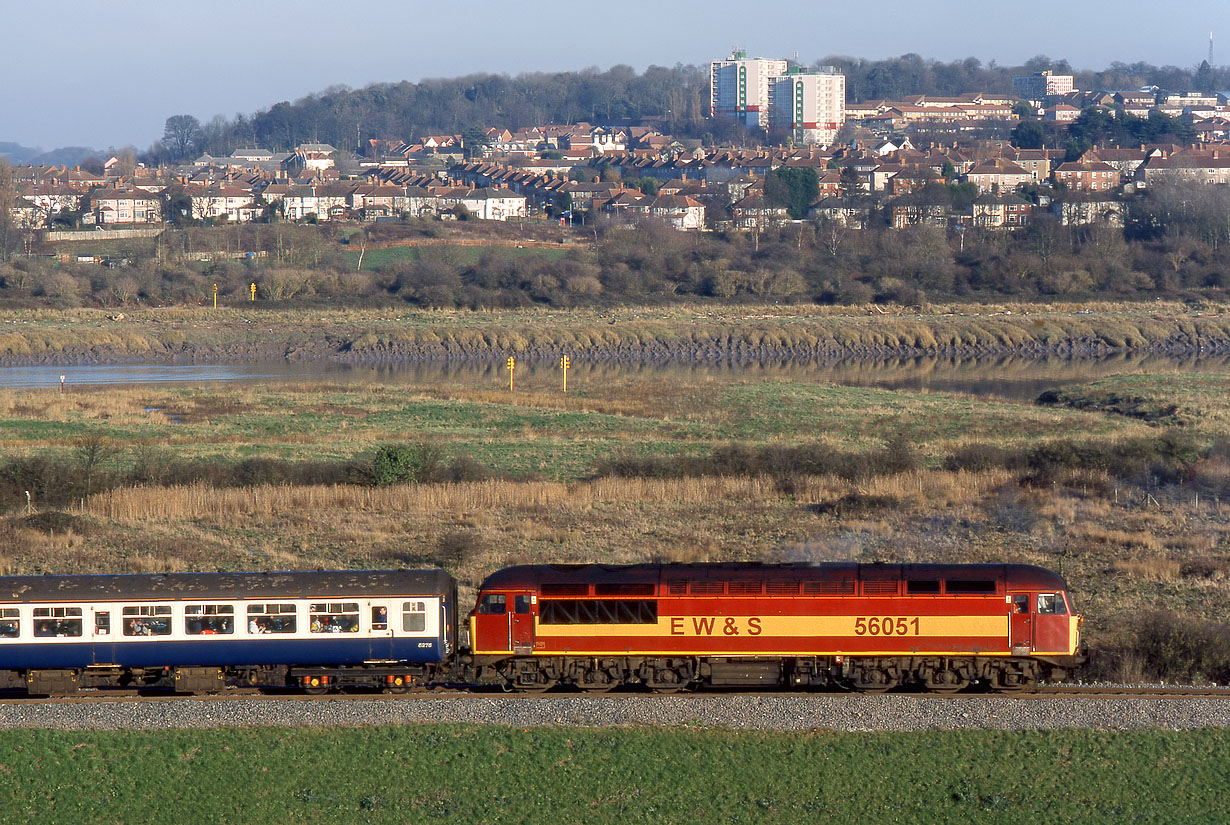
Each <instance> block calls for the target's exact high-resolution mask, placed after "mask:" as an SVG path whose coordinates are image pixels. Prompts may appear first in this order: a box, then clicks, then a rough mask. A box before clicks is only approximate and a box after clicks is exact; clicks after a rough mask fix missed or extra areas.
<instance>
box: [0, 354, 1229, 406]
mask: <svg viewBox="0 0 1230 825" xmlns="http://www.w3.org/2000/svg"><path fill="white" fill-rule="evenodd" d="M1188 372H1206V373H1228V372H1230V355H1213V356H1203V357H1201V356H1186V357H1171V356H1164V355H1154V354H1119V355H1113V356H1108V357H1104V358H1057V357H1048V358H1028V357H1022V356H1001V357H995V358H944V357H934V356H925V357H914V358H893V359H858V360H849V361H841V362H835V363H814V362H813V363H808V362H799V361H789V360H783V361H779V362H772V363H763V362H761V363H730V364H725V365H714V364H703V365H699V364H698V365H689V364H677V363H644V362H599V363H587V362H585V361H583V360H579V359H577V358H573V359H572V365H571V369H570V370H569V372H568V382H569V386H570V388H573V389H576V390H583V388H584V386H585V385H586V384H593V383H595V382H608V381H620V380H630V379H638V378H644V379H666V380H669V379H670V378H671V377H672V376H673V377H679V378H683V377H688V378H692V379H696V378H702V379H703V378H705V377H713V378H715V379H718V378H721V379H724V380H732V379H734V380H739V379H740V378H746V379H756V380H783V381H802V382H807V383H827V384H844V385H853V386H871V387H882V388H886V389H907V390H915V391H923V392H945V393H961V394H968V395H976V396H981V397H988V398H1000V399H1005V400H1013V401H1032V400H1033V399H1035V398H1037V396H1038V395H1039V394H1040V393H1042V392H1043V391H1044V390H1047V389H1051V388H1054V387H1059V386H1064V385H1068V384H1078V383H1085V382H1088V381H1095V380H1097V379H1099V378H1105V377H1107V376H1110V375H1117V374H1167V373H1188ZM561 377H562V376H561V374H560V369H559V366H558V365H557V364H555V363H549V362H541V361H537V362H536V361H530V362H523V363H518V364H517V365H516V371H515V375H514V378H515V381H516V383H517V384H518V385H519V386H521V387H523V388H525V389H546V388H548V387H552V386H556V385H557V384H559V383H560V380H561ZM62 379H63V382H64V386H65V389H66V390H68V391H71V390H72V389H73V388H87V387H100V386H108V385H145V386H150V387H155V386H160V385H168V384H183V383H207V382H245V383H272V382H296V383H306V382H316V381H323V382H328V383H335V384H336V383H348V382H356V383H358V382H369V383H370V382H382V383H390V384H407V385H413V384H435V383H440V382H444V381H447V382H450V383H456V382H463V383H473V384H474V385H476V386H483V385H489V386H491V387H492V388H495V387H500V386H505V387H506V386H507V384H508V372H507V368H506V364H505V362H504V361H503V360H502V359H500V360H493V361H491V362H477V361H469V362H404V363H387V362H385V363H380V364H378V365H377V364H371V365H363V364H359V365H356V364H341V363H335V362H324V361H318V362H287V361H271V362H259V363H242V364H132V363H129V364H89V365H80V366H30V367H0V387H4V388H7V389H38V388H54V387H58V386H59V385H60V383H61V380H62Z"/></svg>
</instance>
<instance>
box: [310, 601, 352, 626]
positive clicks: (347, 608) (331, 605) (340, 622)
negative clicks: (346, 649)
mask: <svg viewBox="0 0 1230 825" xmlns="http://www.w3.org/2000/svg"><path fill="white" fill-rule="evenodd" d="M308 617H309V620H310V622H311V624H310V626H309V627H310V629H311V631H312V632H313V633H358V632H359V603H358V602H327V603H326V602H319V603H317V604H313V605H311V606H310V607H309V608H308Z"/></svg>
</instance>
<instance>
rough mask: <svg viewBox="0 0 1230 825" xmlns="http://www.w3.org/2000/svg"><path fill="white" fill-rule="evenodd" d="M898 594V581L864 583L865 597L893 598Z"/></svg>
mask: <svg viewBox="0 0 1230 825" xmlns="http://www.w3.org/2000/svg"><path fill="white" fill-rule="evenodd" d="M896 593H897V580H896V579H893V580H891V581H875V580H872V581H864V582H863V595H865V596H891V595H896Z"/></svg>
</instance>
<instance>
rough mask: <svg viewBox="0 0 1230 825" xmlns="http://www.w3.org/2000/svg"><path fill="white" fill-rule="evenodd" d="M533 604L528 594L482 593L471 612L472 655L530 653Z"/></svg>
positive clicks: (532, 647) (531, 597) (532, 637)
mask: <svg viewBox="0 0 1230 825" xmlns="http://www.w3.org/2000/svg"><path fill="white" fill-rule="evenodd" d="M535 601H537V600H536V599H535V598H534V595H533V594H531V593H529V592H520V593H518V592H507V593H492V592H485V593H483V595H482V598H481V599H479V602H478V608H477V609H476V610H475V611H474V618H473V621H474V639H473V640H472V642H471V643H472V645H473V647H474V652H475V653H509V652H511V653H521V654H526V653H530V652H532V651H533V649H534V603H535Z"/></svg>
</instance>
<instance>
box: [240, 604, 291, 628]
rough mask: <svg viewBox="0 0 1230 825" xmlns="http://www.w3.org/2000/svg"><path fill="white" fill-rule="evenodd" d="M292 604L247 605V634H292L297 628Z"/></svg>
mask: <svg viewBox="0 0 1230 825" xmlns="http://www.w3.org/2000/svg"><path fill="white" fill-rule="evenodd" d="M296 618H297V617H296V615H295V606H294V605H293V604H250V605H248V632H249V633H251V634H254V635H255V634H258V633H294V632H295V628H296V626H297V623H296Z"/></svg>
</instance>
